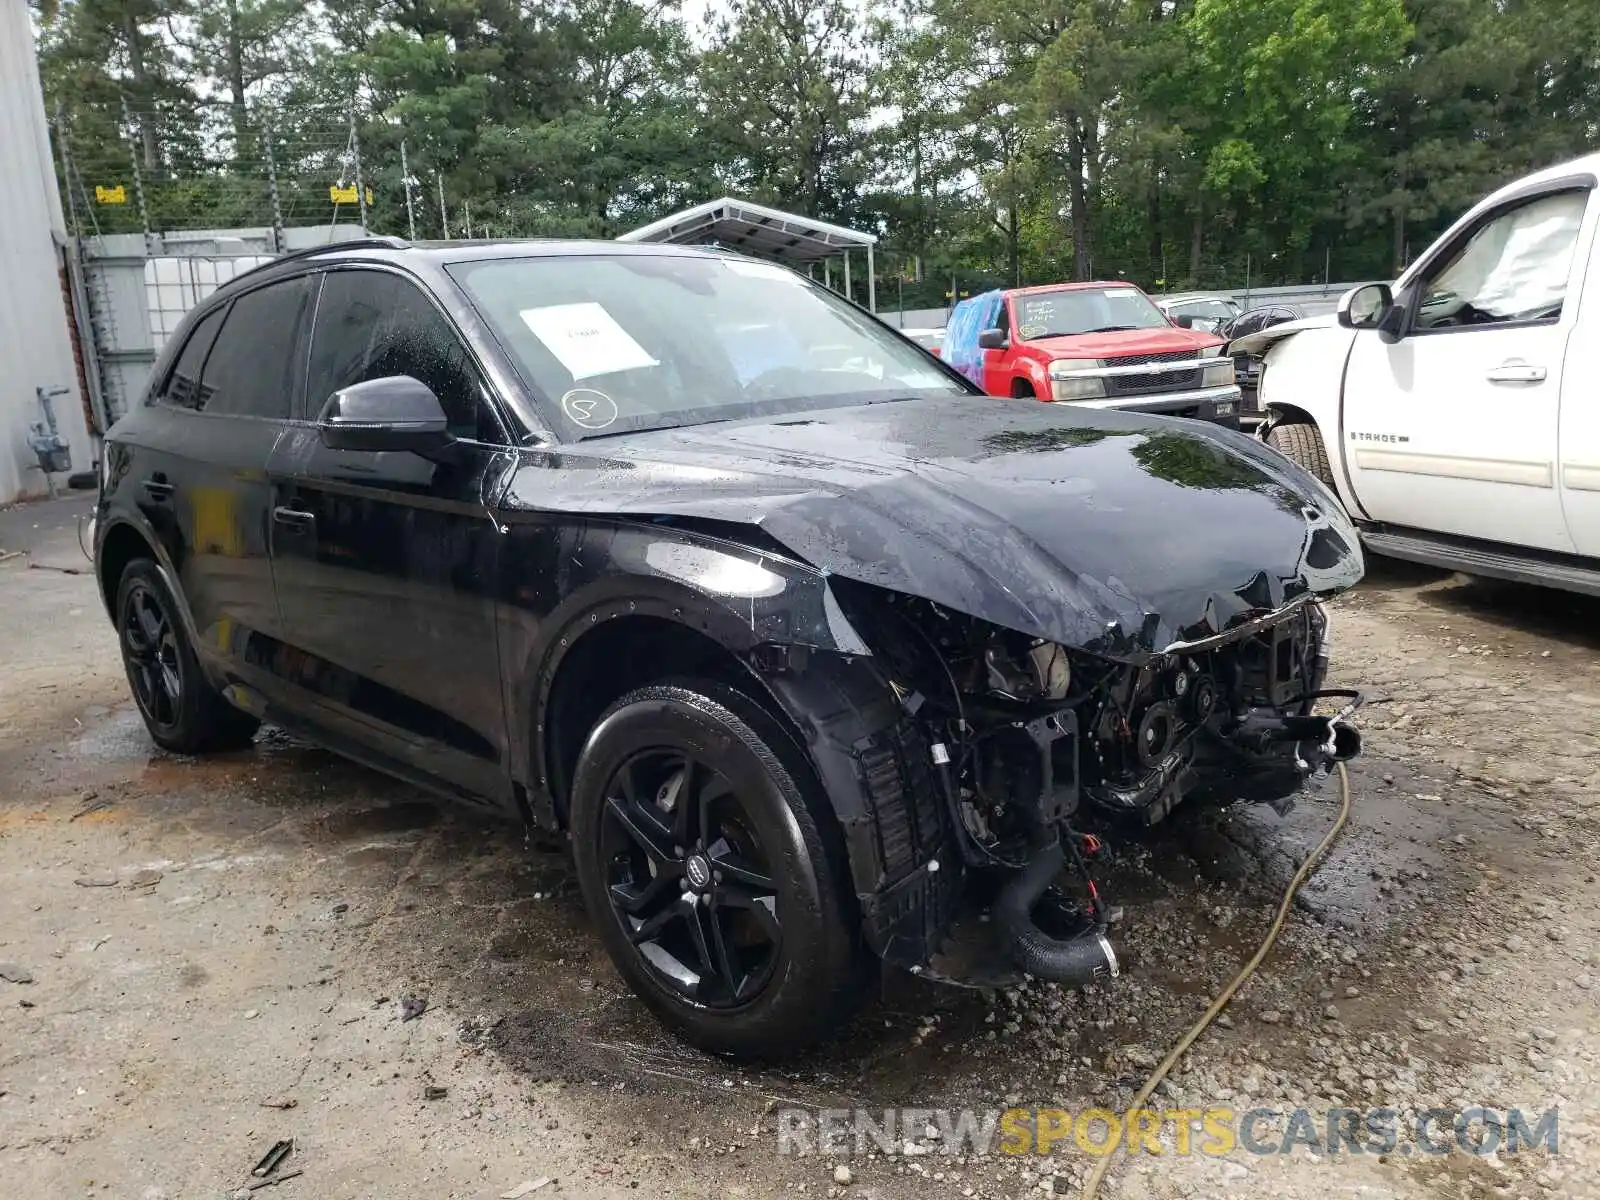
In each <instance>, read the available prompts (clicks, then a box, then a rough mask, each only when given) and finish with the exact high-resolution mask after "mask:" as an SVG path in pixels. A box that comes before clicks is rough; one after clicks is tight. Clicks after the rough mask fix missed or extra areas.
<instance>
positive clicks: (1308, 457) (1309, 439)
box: [1267, 424, 1338, 495]
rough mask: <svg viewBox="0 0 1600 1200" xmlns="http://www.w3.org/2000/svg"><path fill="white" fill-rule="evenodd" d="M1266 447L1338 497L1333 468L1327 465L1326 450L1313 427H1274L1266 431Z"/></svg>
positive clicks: (1299, 425)
mask: <svg viewBox="0 0 1600 1200" xmlns="http://www.w3.org/2000/svg"><path fill="white" fill-rule="evenodd" d="M1267 445H1269V446H1271V447H1272V448H1273V449H1274V450H1276V451H1277V452H1278V453H1279V454H1281V455H1283V456H1284V457H1285V458H1287V459H1288V460H1289V461H1290V462H1292V463H1294V464H1296V465H1297V466H1299V467H1301V468H1302V469H1304V470H1306V471H1308V472H1310V473H1311V474H1312V475H1315V476H1316V477H1317V478H1318V479H1320V480H1321V481H1322V482H1323V484H1324V485H1325V486H1326V487H1327V489H1328V490H1329V491H1330V492H1333V493H1334V495H1338V491H1337V490H1336V489H1335V488H1334V486H1333V467H1332V466H1330V465H1329V463H1328V448H1327V446H1325V445H1324V444H1323V442H1322V434H1321V432H1320V431H1319V430H1318V429H1317V427H1316V426H1315V425H1307V424H1298V425H1274V426H1273V427H1272V428H1271V429H1269V430H1268V431H1267Z"/></svg>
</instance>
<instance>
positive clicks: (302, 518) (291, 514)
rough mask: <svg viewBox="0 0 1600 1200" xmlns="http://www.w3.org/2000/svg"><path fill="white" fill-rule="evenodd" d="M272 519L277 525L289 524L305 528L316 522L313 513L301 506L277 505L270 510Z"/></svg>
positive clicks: (297, 527)
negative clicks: (287, 506) (286, 506)
mask: <svg viewBox="0 0 1600 1200" xmlns="http://www.w3.org/2000/svg"><path fill="white" fill-rule="evenodd" d="M272 519H273V520H274V521H276V522H277V523H278V524H279V525H291V526H293V527H294V528H296V529H305V528H307V527H309V526H311V525H315V524H316V523H317V517H316V514H315V513H308V512H306V511H305V510H304V509H301V508H285V507H282V506H280V507H278V508H275V509H273V510H272Z"/></svg>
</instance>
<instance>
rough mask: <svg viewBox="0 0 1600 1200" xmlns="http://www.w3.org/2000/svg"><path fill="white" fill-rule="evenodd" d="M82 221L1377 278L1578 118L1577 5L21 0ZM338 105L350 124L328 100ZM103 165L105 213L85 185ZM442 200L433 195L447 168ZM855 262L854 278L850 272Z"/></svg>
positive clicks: (1561, 141) (938, 263)
mask: <svg viewBox="0 0 1600 1200" xmlns="http://www.w3.org/2000/svg"><path fill="white" fill-rule="evenodd" d="M32 4H33V10H34V15H35V20H36V23H37V25H38V27H39V29H40V35H41V36H40V63H41V74H42V77H43V79H44V83H45V88H46V92H47V98H48V102H49V104H50V105H51V107H52V109H54V108H55V106H57V105H59V106H60V111H61V115H62V127H61V128H62V130H63V131H64V132H65V134H66V148H67V149H68V151H69V152H70V155H71V157H72V160H73V163H74V167H75V179H76V180H77V181H80V182H81V184H82V187H81V188H77V189H75V194H74V196H73V197H72V199H73V201H74V203H75V206H76V208H77V209H78V211H79V214H80V220H81V221H82V222H83V223H84V224H85V226H86V227H87V226H89V225H91V224H92V225H93V226H95V227H98V228H100V229H102V230H136V229H139V228H142V227H143V225H142V222H143V218H142V217H141V215H140V213H139V210H138V207H137V205H136V204H134V203H133V199H134V196H133V188H132V185H133V184H134V182H135V181H137V182H138V183H139V184H140V185H141V187H142V194H143V196H144V199H145V209H146V211H147V213H148V219H149V221H150V224H151V226H152V227H154V228H157V229H175V228H181V227H186V226H187V227H219V226H227V225H236V224H240V225H261V224H265V223H266V220H267V214H268V212H269V210H270V205H269V201H268V192H267V176H268V170H267V159H268V157H269V155H270V156H271V157H272V158H273V160H274V162H275V166H276V174H277V177H278V184H279V196H280V201H281V203H282V206H283V208H284V209H285V211H286V213H287V215H288V217H289V219H290V220H291V221H294V222H299V223H308V222H323V221H332V220H340V221H350V220H353V219H355V214H354V213H352V212H351V211H349V210H348V208H347V207H341V208H340V209H338V210H335V209H334V208H333V206H332V204H331V202H330V200H329V198H328V187H329V185H331V184H335V183H340V182H345V183H348V182H351V181H353V178H354V172H355V158H354V150H355V147H356V146H357V145H358V146H359V151H360V158H361V172H362V177H363V179H364V181H365V182H366V183H368V184H369V185H370V186H371V187H372V189H373V195H374V203H373V206H372V209H371V211H370V213H369V214H368V220H369V224H370V225H371V226H372V227H373V228H375V229H378V230H381V231H385V232H401V233H403V232H406V230H407V229H408V228H409V223H408V221H407V216H406V207H405V198H406V181H405V180H404V178H403V175H402V171H401V167H400V158H401V147H402V144H404V147H405V151H406V156H407V163H408V165H409V167H410V171H411V176H412V183H413V186H412V188H411V198H412V201H413V209H414V217H415V222H416V229H417V233H418V234H419V236H436V235H439V234H441V233H442V232H443V231H444V230H445V228H446V227H447V226H448V228H449V231H450V232H451V233H452V234H455V235H457V236H460V235H461V234H464V233H465V232H466V231H467V229H468V227H469V225H468V222H469V220H470V228H471V231H472V232H473V233H474V234H475V235H480V236H481V235H484V234H488V235H492V236H502V235H504V236H534V235H578V236H593V237H612V236H615V235H616V234H617V233H619V232H621V231H622V230H624V229H627V228H629V227H632V226H634V225H637V224H639V223H642V222H644V221H646V220H649V219H652V218H654V217H656V216H660V215H662V214H664V213H666V212H669V211H672V210H673V209H676V208H679V207H683V206H685V205H688V204H692V203H695V202H697V201H700V200H704V199H708V198H711V197H713V196H716V195H719V194H722V193H724V192H728V193H733V194H736V195H744V196H748V197H749V198H751V199H755V200H761V201H766V202H769V203H773V204H776V205H778V206H780V207H783V208H786V209H790V210H795V211H799V212H803V213H809V214H812V215H815V216H818V217H821V218H824V219H828V220H833V221H837V222H841V223H845V224H851V225H857V226H860V227H862V228H867V229H870V230H873V231H874V232H877V233H878V234H879V235H880V238H881V239H882V240H881V243H880V246H879V249H878V254H877V261H878V266H879V274H880V280H879V288H878V291H879V295H880V297H881V298H891V297H892V298H894V299H897V300H901V301H903V302H904V303H905V304H907V305H908V306H933V305H938V304H941V303H944V302H945V301H946V300H948V299H951V298H959V297H960V296H961V295H963V294H972V293H975V292H977V291H981V290H983V289H985V288H987V287H992V286H996V285H1000V284H1009V283H1013V282H1023V283H1032V282H1044V281H1049V280H1055V279H1063V278H1074V277H1078V278H1082V277H1091V276H1092V277H1114V278H1127V279H1132V280H1134V281H1136V282H1139V283H1142V284H1144V285H1146V286H1157V281H1161V283H1160V286H1162V287H1166V288H1170V289H1174V290H1175V289H1178V288H1182V287H1189V286H1200V287H1221V286H1239V285H1242V284H1243V283H1244V282H1245V281H1246V276H1247V274H1248V279H1249V281H1250V282H1251V283H1255V284H1270V283H1278V282H1292V281H1299V280H1304V279H1308V278H1314V277H1316V278H1320V277H1321V276H1322V275H1323V273H1324V271H1328V272H1331V274H1332V275H1333V276H1334V278H1336V279H1337V278H1344V279H1355V278H1372V277H1384V276H1391V275H1392V274H1394V273H1395V272H1396V271H1397V270H1398V269H1399V268H1400V267H1401V266H1402V265H1403V264H1404V262H1405V261H1406V260H1407V258H1408V256H1409V255H1411V254H1413V253H1415V252H1416V251H1417V250H1418V249H1420V248H1421V247H1422V246H1423V245H1425V244H1426V243H1427V242H1428V241H1429V240H1430V239H1431V238H1432V237H1433V236H1434V235H1435V234H1436V233H1437V232H1438V231H1439V230H1440V228H1441V227H1442V226H1443V225H1444V223H1446V222H1447V221H1448V220H1450V219H1451V218H1452V217H1454V216H1455V215H1456V214H1457V213H1459V212H1460V211H1461V210H1462V209H1464V208H1465V207H1466V206H1467V205H1468V204H1470V203H1471V202H1472V201H1473V200H1474V199H1476V198H1477V197H1478V196H1480V195H1481V194H1483V192H1484V191H1486V190H1487V189H1489V188H1490V187H1492V186H1494V185H1496V184H1498V183H1500V182H1503V181H1504V180H1506V179H1508V178H1511V177H1514V176H1515V175H1516V174H1518V173H1521V172H1524V171H1526V170H1528V169H1530V168H1533V167H1535V166H1539V165H1543V164H1547V163H1550V162H1554V161H1558V160H1560V159H1561V158H1563V157H1569V156H1571V155H1574V154H1576V153H1580V152H1582V151H1584V150H1586V149H1588V148H1591V147H1592V146H1593V145H1594V144H1595V142H1596V141H1597V139H1600V53H1597V51H1596V47H1597V46H1600V4H1596V3H1594V0H867V2H865V3H863V2H861V0H729V2H728V3H727V4H725V5H722V6H719V7H718V8H717V9H716V10H715V12H716V14H717V15H716V16H715V18H714V19H713V21H712V22H711V24H710V25H709V27H708V28H707V29H706V30H704V31H695V32H694V33H691V31H690V30H688V29H686V28H685V25H684V22H683V19H682V17H681V15H680V13H679V11H678V8H677V0H550V2H548V3H542V4H530V3H526V2H525V0H347V2H343V3H340V4H337V5H327V4H322V5H311V4H308V3H306V2H305V0H32ZM352 123H353V124H354V125H355V127H356V128H355V134H356V136H355V138H354V140H352V137H351V125H352ZM119 184H120V185H124V186H125V187H127V188H128V189H129V203H127V204H125V205H116V206H114V205H104V204H97V203H95V202H94V201H93V196H92V193H93V189H94V187H95V186H96V185H103V186H116V185H119ZM441 190H442V191H443V193H444V202H443V208H444V211H443V212H442V213H441V205H440V191H441ZM858 278H859V271H858Z"/></svg>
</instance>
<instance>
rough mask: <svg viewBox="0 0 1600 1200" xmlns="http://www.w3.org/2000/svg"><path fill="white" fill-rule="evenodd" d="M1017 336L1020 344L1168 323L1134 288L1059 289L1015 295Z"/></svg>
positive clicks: (1154, 327) (1156, 326) (1147, 327)
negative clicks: (1049, 338) (1021, 342)
mask: <svg viewBox="0 0 1600 1200" xmlns="http://www.w3.org/2000/svg"><path fill="white" fill-rule="evenodd" d="M1012 303H1013V304H1014V305H1015V306H1016V316H1017V336H1018V337H1020V338H1022V339H1023V340H1024V341H1033V340H1035V339H1037V338H1047V337H1067V336H1071V335H1074V334H1080V333H1117V332H1119V331H1121V330H1124V329H1161V328H1165V327H1167V326H1168V325H1169V324H1170V322H1169V321H1168V320H1167V318H1166V316H1165V315H1164V314H1163V313H1162V311H1161V310H1160V309H1159V308H1157V307H1156V306H1155V304H1154V303H1153V302H1152V301H1151V299H1150V297H1149V296H1146V295H1145V294H1144V293H1143V292H1141V291H1140V290H1139V289H1138V288H1136V287H1102V288H1094V287H1086V288H1060V289H1057V290H1054V291H1048V292H1029V293H1028V294H1027V295H1024V296H1017V297H1016V298H1015V299H1014V300H1013V301H1012Z"/></svg>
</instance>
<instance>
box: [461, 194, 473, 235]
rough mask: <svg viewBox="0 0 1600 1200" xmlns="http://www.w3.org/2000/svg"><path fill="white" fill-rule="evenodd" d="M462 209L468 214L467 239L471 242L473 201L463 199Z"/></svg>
mask: <svg viewBox="0 0 1600 1200" xmlns="http://www.w3.org/2000/svg"><path fill="white" fill-rule="evenodd" d="M461 209H462V211H463V212H464V213H465V214H466V222H467V241H469V242H470V241H471V240H472V201H471V200H463V201H462V202H461Z"/></svg>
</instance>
